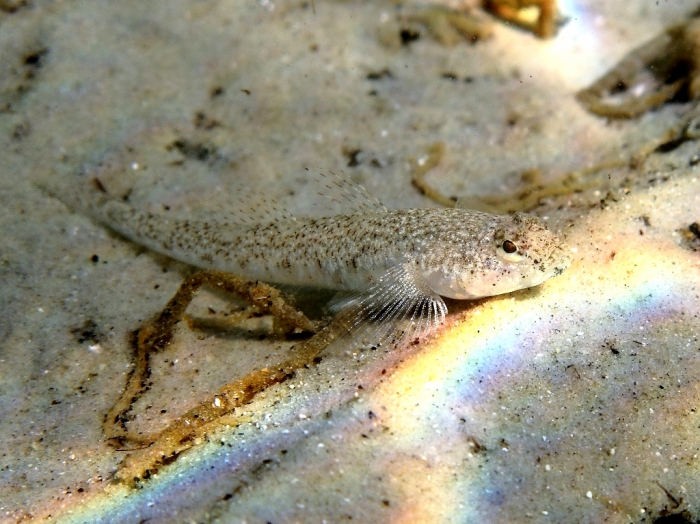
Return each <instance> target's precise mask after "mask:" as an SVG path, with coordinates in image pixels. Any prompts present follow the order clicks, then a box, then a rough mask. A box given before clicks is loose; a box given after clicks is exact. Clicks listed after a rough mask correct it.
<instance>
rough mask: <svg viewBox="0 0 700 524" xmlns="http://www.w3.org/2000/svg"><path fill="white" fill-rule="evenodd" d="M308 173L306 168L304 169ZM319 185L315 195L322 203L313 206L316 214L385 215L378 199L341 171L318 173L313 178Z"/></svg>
mask: <svg viewBox="0 0 700 524" xmlns="http://www.w3.org/2000/svg"><path fill="white" fill-rule="evenodd" d="M306 169H307V171H308V168H306ZM314 178H315V181H316V182H317V183H318V184H319V189H318V191H317V194H318V195H319V196H321V197H324V201H322V202H318V203H317V204H315V207H316V212H317V213H318V212H319V211H321V212H323V211H327V212H328V213H327V214H352V213H386V212H387V209H386V207H384V204H382V203H381V202H380V201H379V199H377V198H376V197H373V196H372V195H371V194H370V192H369V191H367V189H365V187H364V186H362V185H361V184H359V183H357V182H355V181H354V180H352V179H351V178H349V177H348V176H346V175H345V173H343V172H342V171H341V173H340V174H338V173H335V172H333V171H329V172H328V173H323V172H319V173H318V174H317V175H316V176H315V177H314Z"/></svg>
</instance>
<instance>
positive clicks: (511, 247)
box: [501, 240, 518, 254]
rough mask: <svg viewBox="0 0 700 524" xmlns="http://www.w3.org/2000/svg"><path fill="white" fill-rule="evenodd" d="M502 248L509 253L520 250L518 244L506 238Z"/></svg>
mask: <svg viewBox="0 0 700 524" xmlns="http://www.w3.org/2000/svg"><path fill="white" fill-rule="evenodd" d="M501 248H502V249H503V251H505V252H506V253H508V254H511V253H515V252H516V251H517V250H518V246H516V245H515V243H514V242H511V241H510V240H504V241H503V244H501Z"/></svg>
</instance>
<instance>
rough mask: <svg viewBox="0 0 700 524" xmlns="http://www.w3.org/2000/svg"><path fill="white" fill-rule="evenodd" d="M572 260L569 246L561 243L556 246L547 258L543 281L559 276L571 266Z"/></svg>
mask: <svg viewBox="0 0 700 524" xmlns="http://www.w3.org/2000/svg"><path fill="white" fill-rule="evenodd" d="M573 258H574V257H573V255H572V253H571V249H570V248H569V246H567V245H566V244H563V243H562V244H559V245H557V246H556V247H555V248H554V250H553V251H552V253H551V254H550V255H549V257H548V262H549V263H548V264H547V265H548V266H549V269H548V270H547V271H546V275H547V276H546V277H545V279H547V278H550V277H558V276H559V275H561V274H562V273H563V272H564V271H565V270H566V268H568V267H569V266H570V265H571V262H572V261H573Z"/></svg>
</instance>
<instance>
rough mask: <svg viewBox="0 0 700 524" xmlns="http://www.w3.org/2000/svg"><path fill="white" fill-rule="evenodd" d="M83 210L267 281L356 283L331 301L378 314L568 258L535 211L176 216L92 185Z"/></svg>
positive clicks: (439, 302) (546, 270)
mask: <svg viewBox="0 0 700 524" xmlns="http://www.w3.org/2000/svg"><path fill="white" fill-rule="evenodd" d="M82 205H83V207H84V208H86V209H85V210H86V211H87V212H88V213H89V214H90V215H92V216H93V217H94V218H96V219H98V220H99V221H101V222H102V223H104V224H105V225H107V226H108V227H110V228H112V229H114V230H115V231H117V232H119V233H121V234H123V235H124V236H126V237H127V238H129V239H131V240H133V241H135V242H138V243H140V244H143V245H144V246H147V247H149V248H151V249H153V250H154V251H158V252H160V253H163V254H166V255H168V256H171V257H173V258H176V259H178V260H182V261H184V262H187V263H190V264H193V265H195V266H198V267H201V268H205V269H219V270H223V271H228V272H232V273H237V274H241V275H244V276H246V277H247V278H250V279H258V280H263V281H266V282H271V283H280V284H292V285H300V286H318V287H326V288H331V289H338V290H346V291H352V292H354V293H353V294H352V296H351V298H348V299H347V300H346V301H345V302H341V303H339V304H337V306H338V307H340V308H342V307H344V306H349V305H353V306H354V307H357V306H358V305H359V306H360V308H361V309H363V310H365V311H374V315H375V317H376V318H389V316H387V311H389V312H390V318H391V319H399V318H400V319H404V318H409V319H413V320H416V319H417V320H419V321H421V322H423V321H424V320H425V319H424V317H425V316H426V315H427V316H428V317H429V321H427V322H424V323H425V324H426V325H427V326H428V327H429V326H430V325H434V324H436V323H440V322H442V321H443V320H444V316H445V313H446V311H447V308H446V306H445V304H444V301H443V299H442V298H441V297H442V296H446V297H450V298H455V299H473V298H479V297H484V296H491V295H497V294H501V293H508V292H511V291H514V290H518V289H523V288H527V287H531V286H535V285H538V284H540V283H541V282H543V281H544V280H546V279H548V278H550V277H552V276H554V275H558V274H559V273H561V272H562V271H563V270H564V269H565V268H566V267H567V266H568V265H569V263H570V253H569V250H568V249H567V248H566V246H565V245H564V244H562V243H561V242H560V241H559V239H558V238H557V237H556V236H555V235H554V234H553V233H552V232H550V231H549V230H548V229H547V227H546V226H545V225H544V224H543V223H542V222H541V221H540V220H539V219H537V218H535V217H532V216H530V215H527V214H524V213H515V214H514V215H493V214H489V213H483V212H479V211H472V210H466V209H404V210H395V211H387V210H362V211H358V212H354V213H349V214H338V215H334V216H329V217H323V218H308V219H286V220H283V219H274V220H269V221H267V222H259V223H251V224H246V223H238V222H235V221H217V220H211V221H206V220H177V219H174V218H170V217H168V216H166V215H162V214H154V213H150V212H145V211H141V210H138V209H136V208H134V207H132V206H130V205H129V204H127V203H125V202H122V201H119V200H116V199H113V198H110V197H109V196H108V195H106V194H104V193H99V192H95V193H94V194H93V198H92V199H91V200H87V201H86V200H83V201H82Z"/></svg>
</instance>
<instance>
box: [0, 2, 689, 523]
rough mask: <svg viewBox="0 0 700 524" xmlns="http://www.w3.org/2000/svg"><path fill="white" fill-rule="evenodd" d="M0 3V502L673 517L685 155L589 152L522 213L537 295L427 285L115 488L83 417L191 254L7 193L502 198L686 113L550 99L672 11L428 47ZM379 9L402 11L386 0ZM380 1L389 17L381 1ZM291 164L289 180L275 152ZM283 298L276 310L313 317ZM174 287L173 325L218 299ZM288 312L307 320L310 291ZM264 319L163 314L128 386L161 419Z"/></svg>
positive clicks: (24, 511) (641, 8) (229, 12)
mask: <svg viewBox="0 0 700 524" xmlns="http://www.w3.org/2000/svg"><path fill="white" fill-rule="evenodd" d="M11 6H15V3H12V2H10V3H7V4H6V5H5V4H2V3H0V151H1V153H0V202H1V205H0V275H1V277H0V308H2V314H1V315H0V398H1V400H0V416H1V417H2V420H3V424H2V425H0V441H1V442H2V443H3V445H2V453H1V454H0V522H44V521H56V522H141V521H148V522H149V523H154V522H275V523H279V522H339V521H345V520H350V519H352V521H354V522H358V521H359V522H494V523H499V522H513V523H516V522H603V521H605V522H620V523H622V522H635V523H636V522H654V521H656V520H658V519H660V518H662V517H665V516H668V515H677V517H676V518H677V519H681V520H678V521H682V522H695V521H697V520H700V508H699V507H698V501H700V472H699V471H698V454H699V453H700V429H699V428H700V412H699V410H700V340H698V337H699V332H700V318H699V315H700V299H699V296H700V252H698V249H699V241H698V239H697V237H695V236H694V234H693V232H692V229H690V228H689V227H690V225H691V224H693V223H694V222H699V221H700V212H699V211H698V210H699V209H700V180H699V178H700V166H698V163H699V162H698V154H700V153H699V151H698V149H699V144H698V142H696V141H693V140H687V141H684V142H682V143H680V144H677V145H676V146H675V147H667V148H662V150H660V151H657V152H655V153H653V154H652V155H651V156H650V157H649V158H648V159H647V160H646V161H645V162H644V163H643V164H642V165H640V166H637V167H636V168H629V167H618V168H614V169H613V168H609V169H606V170H601V171H600V172H596V173H595V176H592V177H591V178H590V179H586V180H585V183H583V184H582V185H581V187H580V188H579V189H580V190H579V191H578V192H576V193H572V194H562V195H559V196H554V197H551V198H548V199H545V200H543V202H542V204H541V205H539V206H538V207H536V208H535V209H534V210H533V212H534V213H535V214H537V215H538V216H540V217H543V218H544V219H545V220H546V221H547V222H548V224H549V225H550V227H551V228H552V229H554V230H557V231H560V232H561V233H562V235H563V236H564V237H565V238H566V242H567V243H568V244H569V245H570V246H571V247H572V248H573V249H574V250H575V252H574V262H573V264H572V266H571V267H570V268H569V269H568V270H567V271H566V272H565V273H564V274H563V275H561V276H560V277H557V278H554V279H551V280H549V281H547V282H546V283H545V284H543V285H542V286H540V287H538V288H535V289H530V290H524V291H521V292H517V293H513V294H510V295H504V296H499V297H494V298H491V299H485V300H480V301H477V302H473V303H468V302H463V303H460V302H456V301H452V302H450V303H449V304H448V306H449V308H450V316H449V317H448V321H447V323H446V324H445V326H444V327H443V328H441V329H440V330H439V331H438V332H437V333H435V336H434V337H430V338H429V339H427V340H423V341H421V342H420V343H419V344H417V345H409V346H408V347H401V348H395V349H394V348H390V347H387V348H381V349H379V350H376V351H372V350H361V348H360V347H359V345H358V344H353V342H352V341H349V342H348V341H345V342H343V343H339V344H337V345H334V346H331V347H330V348H328V350H327V351H326V353H325V354H324V358H323V360H322V361H321V363H320V364H318V365H317V366H310V367H309V368H308V369H302V370H300V371H299V372H298V373H296V374H295V376H294V377H293V378H291V379H290V380H288V381H287V382H285V383H283V384H280V385H277V386H274V387H272V388H270V389H269V390H267V391H265V392H264V393H263V394H261V395H258V397H256V398H255V399H254V400H253V402H252V403H250V404H249V405H247V406H245V409H244V410H242V413H237V416H238V419H236V420H232V421H231V424H230V425H229V426H228V427H225V426H222V427H221V428H220V429H218V430H217V431H216V432H214V433H212V434H210V435H209V436H208V438H207V439H203V441H202V442H201V443H197V445H195V446H194V447H192V448H191V449H190V450H188V451H186V452H184V453H183V454H181V455H180V456H179V457H177V460H174V461H173V463H172V464H170V465H168V466H165V467H161V468H160V469H159V471H158V473H157V474H155V475H153V476H151V478H149V479H148V480H146V481H144V482H143V483H141V484H140V485H139V487H138V488H134V487H132V486H129V485H126V484H119V483H114V482H112V478H113V477H114V474H115V472H116V471H117V470H118V467H119V464H120V463H121V461H122V459H123V458H124V456H125V454H126V452H125V451H120V450H118V449H115V448H114V447H113V446H111V445H110V444H109V443H108V442H107V441H106V439H105V436H104V433H103V428H102V423H103V419H104V416H105V414H106V413H107V411H108V410H109V409H110V408H111V407H112V405H113V404H114V402H115V400H116V398H117V397H118V395H119V392H120V391H121V390H122V388H123V387H124V383H125V380H126V376H127V373H128V372H129V370H130V369H131V367H132V361H133V350H132V347H131V346H130V344H129V337H130V334H131V333H132V332H133V331H134V330H136V329H138V328H139V327H140V326H141V325H142V324H143V323H144V322H145V321H146V320H148V319H149V318H151V317H153V315H155V314H157V313H158V312H159V311H161V309H162V308H163V306H164V305H165V303H166V302H167V300H168V299H169V298H170V297H171V296H172V295H173V294H174V293H175V291H176V290H177V288H178V286H179V284H180V283H181V282H182V280H183V279H184V277H185V276H186V275H188V274H190V273H191V271H192V269H191V268H189V267H187V266H185V265H184V264H181V263H178V262H174V261H172V260H169V259H167V258H166V257H163V256H160V255H156V254H153V253H151V252H149V251H146V250H144V249H143V248H140V247H139V246H137V245H134V244H133V243H130V242H128V241H126V240H124V239H123V238H121V237H119V236H118V235H116V234H113V233H111V232H110V231H108V230H107V229H105V228H104V227H102V226H100V225H98V224H96V223H94V222H93V221H91V220H90V219H89V218H86V217H84V216H81V215H79V214H76V213H74V212H72V211H70V210H69V209H68V208H67V207H66V206H65V205H63V204H62V203H61V202H60V201H58V200H56V199H55V198H52V197H51V196H49V195H48V194H47V193H46V192H45V191H43V190H42V189H40V188H39V186H40V185H41V184H42V183H43V182H44V181H47V180H49V181H51V182H52V183H54V184H59V185H62V186H63V187H67V188H70V187H77V186H78V185H79V184H85V183H88V180H89V179H90V178H91V177H94V176H99V177H100V180H101V181H103V183H104V184H105V186H107V188H108V189H109V191H110V192H114V193H115V194H119V195H123V196H125V197H128V199H129V201H130V202H132V203H133V204H135V205H138V206H142V207H145V208H148V209H153V210H157V211H161V212H165V211H167V210H166V207H167V208H168V209H169V211H167V212H173V213H178V214H180V215H182V214H193V215H194V214H197V213H200V214H209V215H211V214H216V213H221V212H225V210H226V209H227V208H229V209H230V208H231V207H232V206H235V205H236V202H239V201H240V199H244V200H245V201H248V202H250V205H251V206H254V205H255V202H256V199H259V198H261V195H264V196H266V197H268V198H269V197H274V198H276V199H277V200H278V201H280V202H281V204H282V205H283V206H284V207H286V208H287V209H289V210H290V211H292V212H295V213H303V212H307V211H309V210H310V209H311V208H312V206H313V204H314V203H315V202H317V201H318V195H317V192H318V187H317V184H316V183H314V182H313V180H312V179H313V177H312V176H310V172H321V171H324V172H327V171H342V172H344V173H345V175H346V176H349V177H352V178H353V179H355V180H357V181H358V182H360V183H362V184H363V185H364V186H365V187H366V188H367V189H368V190H369V191H370V192H371V193H372V194H373V195H375V196H376V197H377V198H379V199H381V200H382V201H383V202H384V203H385V204H386V205H387V207H390V208H399V207H420V206H433V205H435V204H434V203H433V202H431V201H430V200H428V199H427V198H425V197H424V196H422V195H421V194H420V193H419V192H418V191H417V190H416V188H415V187H413V186H412V185H411V176H412V172H413V168H414V166H415V164H416V163H418V164H420V162H421V161H422V160H424V159H425V158H426V155H427V154H428V151H429V149H430V146H431V145H432V144H435V143H436V142H442V143H443V144H444V146H445V155H444V157H443V158H442V159H441V161H440V163H439V164H438V165H437V167H435V168H434V169H433V170H431V171H430V172H429V173H428V174H427V180H428V181H429V183H430V184H432V185H433V186H434V187H436V188H439V189H440V190H441V191H442V192H444V193H445V194H447V195H450V196H462V195H472V196H473V195H494V194H495V195H504V196H507V195H509V194H515V193H516V192H517V191H518V190H519V189H520V188H521V187H522V182H521V180H520V178H521V177H520V173H522V172H523V171H526V170H532V169H535V168H537V169H540V170H541V172H542V176H543V180H544V181H545V183H547V182H553V181H556V179H557V178H558V177H560V176H561V175H563V174H565V173H567V172H569V171H574V170H581V169H584V168H587V167H590V166H592V165H596V164H599V163H602V162H608V161H610V160H611V159H613V160H616V159H617V160H619V159H628V158H630V156H631V155H632V154H633V152H634V151H636V150H638V149H639V148H641V147H643V146H644V144H647V143H648V142H649V141H650V140H653V139H654V138H655V137H658V136H660V135H661V134H662V133H663V132H664V131H665V130H666V129H667V128H669V127H670V126H672V125H673V124H674V123H676V122H678V120H679V118H681V116H682V115H683V114H685V113H686V112H687V111H688V110H689V109H690V107H691V105H692V103H691V102H678V103H673V104H667V105H664V106H663V107H661V108H659V109H658V110H656V111H653V112H649V113H646V114H644V115H643V116H642V117H640V118H638V119H635V120H629V121H608V120H606V119H604V118H601V117H597V116H594V115H591V114H589V113H587V112H586V111H585V110H584V109H583V108H582V107H581V106H580V105H579V104H578V103H577V102H576V100H575V98H574V94H575V93H576V91H578V90H579V89H581V88H583V87H585V86H587V85H589V84H590V83H591V82H592V81H594V80H595V79H596V78H597V77H598V76H600V75H601V74H603V73H604V72H605V71H606V70H608V69H609V68H610V67H612V66H613V65H614V64H615V63H616V62H617V61H618V60H619V59H620V58H622V57H623V56H624V55H625V54H626V53H628V52H629V51H630V50H631V49H632V48H634V47H635V46H637V45H639V44H641V43H642V42H644V41H646V40H648V39H649V38H651V37H653V36H654V35H656V34H657V33H659V32H660V31H662V30H663V29H664V28H665V27H667V26H669V25H671V24H674V23H678V22H680V21H682V20H684V19H685V17H686V16H688V14H689V13H690V12H692V11H693V10H694V9H695V8H697V6H696V5H695V4H694V3H692V2H658V4H657V3H656V2H646V1H643V0H640V1H638V2H625V3H624V5H617V3H612V2H602V1H598V2H594V1H591V2H573V1H570V2H562V3H561V5H560V10H561V12H562V15H564V16H565V17H567V19H568V21H567V22H566V24H565V25H563V26H562V27H561V28H560V30H559V33H558V35H557V36H556V38H554V39H552V40H538V39H536V38H535V37H534V36H533V35H531V34H529V33H527V32H524V31H521V30H518V29H516V28H513V27H509V26H507V25H505V24H501V23H498V22H495V25H494V35H493V37H492V38H490V39H488V40H484V41H478V42H476V43H470V42H466V41H465V42H464V43H460V44H457V45H455V46H454V47H444V46H441V45H440V44H439V43H437V42H436V41H434V40H432V39H431V38H430V37H429V36H428V33H427V31H426V30H425V29H422V30H420V34H419V38H418V39H417V40H415V41H410V42H407V44H406V45H404V44H402V43H401V40H400V38H397V41H396V42H394V43H393V44H392V43H391V42H388V41H387V40H386V38H385V35H387V34H399V31H400V30H401V28H402V24H401V23H399V22H398V21H397V9H398V8H397V7H396V6H395V4H393V3H388V2H387V3H383V2H376V3H368V2H315V3H314V4H313V5H312V4H310V3H306V2H285V3H282V2H279V3H278V2H270V1H268V0H266V1H261V2H259V3H252V2H250V3H242V2H227V1H220V2H211V1H202V0H182V1H175V0H174V1H171V2H167V3H147V4H144V3H143V2H131V1H122V2H118V3H115V2H92V3H84V2H81V3H78V2H74V1H54V2H51V1H39V0H37V1H35V2H32V3H31V5H24V4H20V3H16V9H15V8H14V7H12V8H11ZM409 7H410V6H409ZM405 8H407V7H405ZM307 169H308V171H307ZM313 302H314V300H313V299H311V300H309V299H308V298H307V302H306V303H305V302H304V297H303V296H301V297H299V301H298V303H299V306H300V307H302V308H308V309H314V307H315V306H316V304H314V303H313ZM230 307H231V306H230V304H229V302H228V301H227V300H226V299H225V298H224V297H221V296H219V295H215V294H213V293H210V292H204V293H202V295H201V296H200V297H198V298H197V299H196V301H195V304H193V306H192V308H191V310H190V311H191V313H192V315H193V316H201V317H206V316H207V315H208V314H209V311H210V310H214V311H218V312H221V311H226V310H227V308H230ZM316 309H318V308H316ZM269 325H270V323H269V322H268V321H267V320H266V319H251V320H250V321H249V322H248V323H246V324H244V325H243V326H241V327H238V328H235V329H232V330H228V331H221V330H203V331H193V330H190V329H188V328H187V326H185V325H183V326H180V327H179V328H178V330H177V333H176V341H175V343H174V344H173V346H172V347H171V348H170V349H169V350H168V351H166V352H163V353H161V354H159V355H156V356H154V359H153V363H152V366H153V370H152V375H151V377H150V379H149V380H150V384H149V389H148V391H147V392H146V393H145V394H144V395H143V396H141V397H140V398H139V399H138V401H137V402H136V403H135V404H134V406H133V411H132V414H133V415H134V417H135V419H134V422H133V424H134V425H135V426H136V427H137V428H140V429H142V430H143V431H148V432H150V431H155V430H160V429H163V428H165V427H166V426H167V425H168V424H169V423H170V422H172V421H173V420H175V419H176V418H177V417H178V416H179V415H180V414H182V413H184V412H185V411H187V410H188V409H190V408H192V407H194V406H196V405H197V404H198V403H199V402H201V401H202V400H203V399H204V398H206V397H207V395H209V394H211V393H213V392H214V391H216V390H217V389H218V388H219V387H221V386H222V385H223V384H225V383H227V382H231V381H233V380H234V379H236V378H239V377H243V376H245V375H246V374H247V373H249V372H251V371H253V370H255V369H258V368H260V367H264V366H265V365H268V364H270V363H274V362H276V361H278V360H279V359H281V358H283V357H284V355H286V354H288V353H289V352H290V351H292V350H293V349H290V348H291V346H292V345H293V342H290V341H288V340H286V339H284V338H282V337H276V336H274V335H273V334H271V333H270V329H269Z"/></svg>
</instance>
